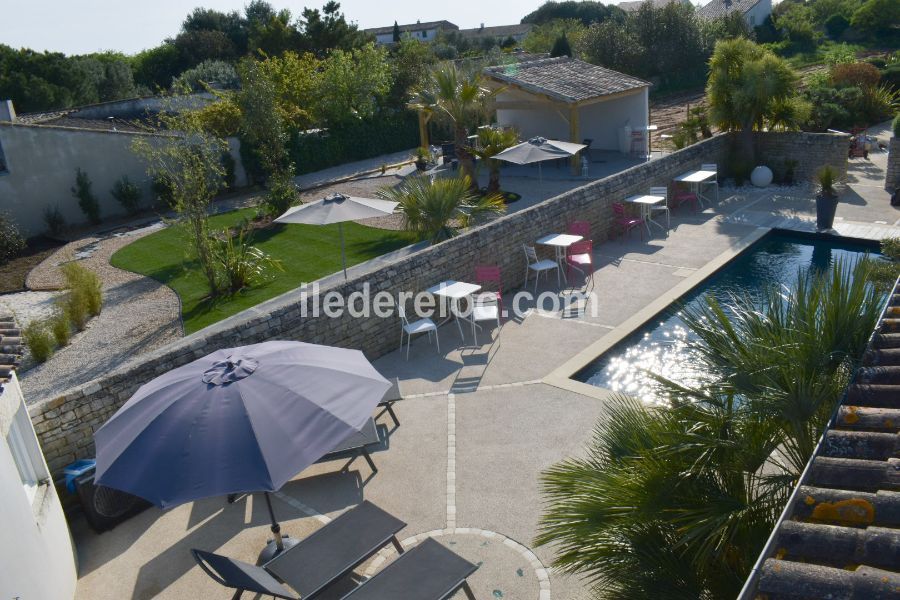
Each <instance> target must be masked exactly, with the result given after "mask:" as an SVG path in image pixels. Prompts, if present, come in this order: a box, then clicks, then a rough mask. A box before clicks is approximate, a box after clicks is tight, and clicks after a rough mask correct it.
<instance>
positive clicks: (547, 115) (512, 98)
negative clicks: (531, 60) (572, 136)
mask: <svg viewBox="0 0 900 600" xmlns="http://www.w3.org/2000/svg"><path fill="white" fill-rule="evenodd" d="M534 100H535V97H534V96H532V95H531V94H527V93H525V92H521V91H519V90H512V89H507V90H505V91H503V92H500V94H498V95H497V102H498V103H501V102H533V101H534ZM566 110H568V109H566V108H565V107H563V114H565V115H566V117H567V116H568V114H567V113H565V111H566ZM497 124H498V125H500V126H501V127H512V128H514V129H516V130H518V131H519V135H520V137H521V138H522V139H523V140H527V139H529V138H533V137H535V136H541V137H545V138H547V139H554V140H564V141H566V140H568V139H569V121H568V120H567V119H566V118H564V117H563V116H562V115H561V114H560V113H559V112H558V111H556V110H555V109H554V108H553V107H551V106H548V107H547V108H526V109H508V108H498V109H497Z"/></svg>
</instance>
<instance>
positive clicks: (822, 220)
mask: <svg viewBox="0 0 900 600" xmlns="http://www.w3.org/2000/svg"><path fill="white" fill-rule="evenodd" d="M837 205H838V197H837V195H826V194H819V195H817V196H816V228H817V229H820V230H822V229H831V228H832V226H834V214H835V212H837Z"/></svg>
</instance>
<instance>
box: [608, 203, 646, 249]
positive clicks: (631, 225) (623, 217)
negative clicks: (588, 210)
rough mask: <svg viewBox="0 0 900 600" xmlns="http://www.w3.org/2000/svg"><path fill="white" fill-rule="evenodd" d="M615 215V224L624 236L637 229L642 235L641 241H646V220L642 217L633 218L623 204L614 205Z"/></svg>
mask: <svg viewBox="0 0 900 600" xmlns="http://www.w3.org/2000/svg"><path fill="white" fill-rule="evenodd" d="M612 207H613V213H615V215H616V219H615V223H616V225H618V227H619V229H620V230H621V232H622V235H623V236H624V235H625V234H626V233H628V232H629V231H631V230H632V229H637V230H638V231H639V232H640V234H641V239H642V240H643V239H644V229H643V227H642V225H643V224H644V219H641V218H640V217H633V216H631V215H629V214H628V213H627V212H626V211H625V205H624V204H622V203H621V202H615V203H613V205H612Z"/></svg>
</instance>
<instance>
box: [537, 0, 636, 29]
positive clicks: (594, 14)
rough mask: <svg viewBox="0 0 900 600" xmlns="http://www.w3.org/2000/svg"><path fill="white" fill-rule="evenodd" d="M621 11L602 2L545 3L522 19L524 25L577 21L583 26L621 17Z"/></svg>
mask: <svg viewBox="0 0 900 600" xmlns="http://www.w3.org/2000/svg"><path fill="white" fill-rule="evenodd" d="M621 13H622V11H621V9H619V8H617V7H615V6H612V5H610V6H604V5H603V3H602V2H591V1H590V0H588V1H586V2H573V1H571V0H569V1H566V2H552V1H550V2H544V4H542V5H541V6H540V7H539V8H538V9H537V10H534V11H532V12H530V13H528V14H527V15H525V16H524V17H523V18H522V23H533V24H535V25H542V24H544V23H548V22H550V21H553V20H554V19H576V20H578V21H581V23H582V24H583V25H590V24H591V23H599V22H602V21H605V20H606V19H608V18H610V17H611V16H613V15H621Z"/></svg>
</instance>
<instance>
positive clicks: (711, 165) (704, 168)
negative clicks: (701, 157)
mask: <svg viewBox="0 0 900 600" xmlns="http://www.w3.org/2000/svg"><path fill="white" fill-rule="evenodd" d="M700 170H701V171H715V173H716V176H715V178H714V179H710V180H708V181H704V182H703V183H701V184H700V185H703V186H708V185H714V186H716V202H718V201H719V165H717V164H715V163H704V164H702V165H700Z"/></svg>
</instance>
